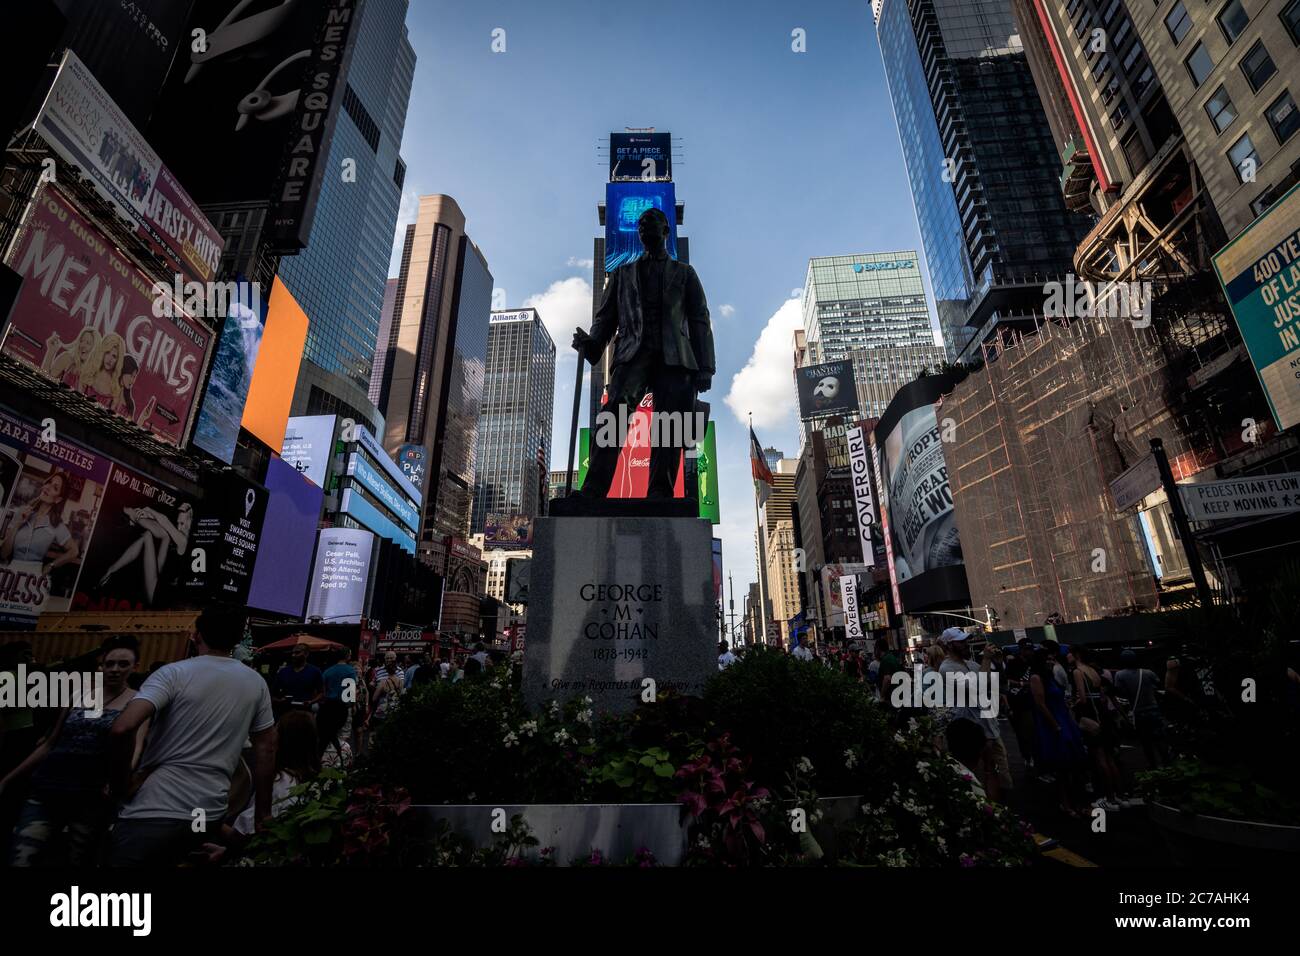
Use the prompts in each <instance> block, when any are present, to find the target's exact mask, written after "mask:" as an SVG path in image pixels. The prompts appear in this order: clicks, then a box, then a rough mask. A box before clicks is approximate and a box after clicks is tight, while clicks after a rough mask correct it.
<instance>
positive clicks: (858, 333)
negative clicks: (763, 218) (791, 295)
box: [803, 252, 934, 364]
mask: <svg viewBox="0 0 1300 956" xmlns="http://www.w3.org/2000/svg"><path fill="white" fill-rule="evenodd" d="M803 327H804V331H805V333H806V334H807V347H808V356H807V357H808V359H809V360H810V364H817V363H819V362H834V361H837V360H839V359H843V358H847V357H848V353H849V352H850V351H852V350H853V349H862V348H870V347H872V346H884V345H893V346H899V345H933V344H934V333H933V332H932V331H931V329H930V310H929V308H928V307H927V306H926V302H925V284H924V283H923V282H922V280H921V263H920V260H919V259H918V257H917V255H916V253H915V252H872V253H865V254H863V255H857V256H820V257H817V258H814V259H809V260H808V275H807V277H806V279H805V280H804V293H803Z"/></svg>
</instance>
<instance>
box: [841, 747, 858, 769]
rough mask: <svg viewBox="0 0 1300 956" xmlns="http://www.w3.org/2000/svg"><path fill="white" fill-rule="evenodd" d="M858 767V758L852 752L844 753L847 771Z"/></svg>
mask: <svg viewBox="0 0 1300 956" xmlns="http://www.w3.org/2000/svg"><path fill="white" fill-rule="evenodd" d="M857 765H858V757H857V755H856V754H855V753H854V752H853V751H852V750H846V751H844V767H845V769H846V770H852V769H853V768H854V767H856V766H857Z"/></svg>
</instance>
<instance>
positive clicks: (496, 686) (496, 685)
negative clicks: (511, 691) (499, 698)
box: [488, 680, 501, 690]
mask: <svg viewBox="0 0 1300 956" xmlns="http://www.w3.org/2000/svg"><path fill="white" fill-rule="evenodd" d="M488 686H489V687H491V688H492V689H493V690H500V689H501V682H500V681H499V680H494V681H493V682H492V683H491V684H489V685H488Z"/></svg>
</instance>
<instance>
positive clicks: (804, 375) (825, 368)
mask: <svg viewBox="0 0 1300 956" xmlns="http://www.w3.org/2000/svg"><path fill="white" fill-rule="evenodd" d="M794 378H795V382H796V383H797V385H798V389H799V417H800V418H803V419H809V418H821V417H823V416H826V415H856V414H857V413H858V386H857V384H856V382H855V380H854V377H853V363H852V362H847V361H845V362H825V363H823V364H821V365H805V366H803V367H802V368H796V369H795V370H794Z"/></svg>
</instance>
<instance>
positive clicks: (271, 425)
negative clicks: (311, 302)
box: [241, 276, 307, 454]
mask: <svg viewBox="0 0 1300 956" xmlns="http://www.w3.org/2000/svg"><path fill="white" fill-rule="evenodd" d="M306 343H307V313H306V312H304V311H303V310H302V306H300V305H299V304H298V302H297V300H296V299H294V297H293V295H292V294H291V293H290V292H289V290H288V288H287V287H286V286H285V284H284V283H283V282H282V281H280V279H279V277H278V276H277V277H276V279H275V282H274V284H273V285H272V286H271V301H270V305H269V306H268V308H267V312H266V325H265V327H264V329H263V332H262V344H261V347H260V348H259V349H258V350H257V365H256V366H255V367H254V368H253V381H252V382H251V383H250V384H249V386H248V401H247V402H245V403H244V417H243V421H242V422H241V424H242V425H243V426H244V429H245V430H246V431H248V432H249V433H251V434H252V435H253V436H255V437H256V438H257V439H258V440H259V441H261V442H263V443H264V444H265V445H266V446H267V447H269V448H270V449H271V451H273V452H276V453H277V454H278V453H279V452H280V449H281V448H282V447H283V445H284V431H285V429H286V428H287V427H288V426H289V407H290V406H291V405H292V404H293V390H294V386H295V385H296V384H297V382H298V366H299V365H301V364H302V350H303V347H304V346H305V345H306Z"/></svg>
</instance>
